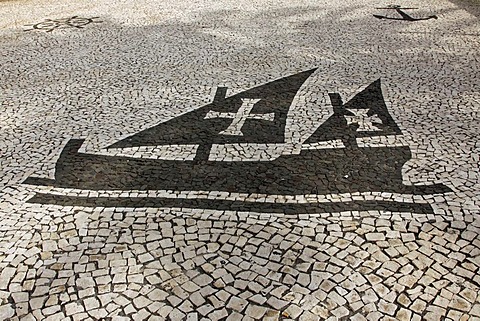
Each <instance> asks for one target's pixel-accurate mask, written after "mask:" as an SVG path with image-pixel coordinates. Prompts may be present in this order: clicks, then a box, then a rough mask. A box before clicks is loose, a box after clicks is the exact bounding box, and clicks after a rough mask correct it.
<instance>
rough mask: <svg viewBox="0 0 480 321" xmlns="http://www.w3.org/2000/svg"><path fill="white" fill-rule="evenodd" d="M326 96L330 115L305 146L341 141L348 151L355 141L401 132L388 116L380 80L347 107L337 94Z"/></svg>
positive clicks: (364, 90)
mask: <svg viewBox="0 0 480 321" xmlns="http://www.w3.org/2000/svg"><path fill="white" fill-rule="evenodd" d="M329 96H330V101H331V104H332V106H333V115H332V116H330V117H329V118H328V119H327V120H326V121H325V122H324V123H323V124H321V125H320V126H319V127H318V128H317V130H316V131H315V132H314V133H313V134H312V135H311V136H310V137H309V138H308V139H307V140H306V141H305V144H312V143H316V142H322V141H331V140H342V142H343V144H344V145H345V146H346V147H348V146H355V145H356V139H357V138H362V137H373V136H387V135H399V134H401V130H400V128H399V127H398V126H397V124H396V123H395V121H394V120H393V118H392V116H391V115H390V114H389V112H388V109H387V106H386V104H385V100H384V98H383V95H382V87H381V82H380V79H378V80H376V81H374V82H372V83H371V84H370V85H368V86H367V87H366V88H365V89H363V90H362V91H360V92H359V93H357V94H356V95H355V96H354V97H353V98H352V99H350V100H349V101H348V102H346V103H343V101H342V98H341V97H340V95H339V94H337V93H330V94H329Z"/></svg>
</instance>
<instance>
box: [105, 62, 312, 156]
mask: <svg viewBox="0 0 480 321" xmlns="http://www.w3.org/2000/svg"><path fill="white" fill-rule="evenodd" d="M315 70H316V69H312V70H307V71H304V72H300V73H297V74H294V75H291V76H288V77H284V78H281V79H278V80H275V81H272V82H270V83H267V84H265V85H262V86H258V87H255V88H252V89H249V90H246V91H244V92H241V93H238V94H236V95H233V96H231V97H228V98H225V97H224V96H225V93H226V90H225V88H219V89H218V90H217V94H216V96H215V99H214V101H213V102H212V103H210V104H208V105H206V106H204V107H201V108H199V109H196V110H194V111H191V112H188V113H186V114H184V115H181V116H178V117H175V118H173V119H171V120H168V121H166V122H163V123H160V124H158V125H156V126H153V127H151V128H148V129H145V130H143V131H141V132H139V133H137V134H134V135H132V136H129V137H127V138H125V139H123V140H120V141H119V142H117V143H114V144H113V145H111V146H109V148H127V147H136V146H159V145H172V144H177V145H185V144H186V145H191V144H198V145H207V146H208V145H210V146H211V144H226V143H283V142H284V133H285V125H286V120H287V114H288V110H289V108H290V105H291V104H292V101H293V99H294V97H295V95H296V94H297V92H298V90H299V89H300V87H301V86H302V84H303V83H304V82H305V81H306V80H307V78H308V77H309V76H310V75H311V74H312V73H313V72H314V71H315Z"/></svg>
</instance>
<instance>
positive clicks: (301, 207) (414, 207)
mask: <svg viewBox="0 0 480 321" xmlns="http://www.w3.org/2000/svg"><path fill="white" fill-rule="evenodd" d="M28 203H37V204H45V205H48V204H49V205H60V206H82V207H134V208H138V207H142V208H143V207H154V208H160V207H169V208H172V207H175V208H194V209H207V210H208V209H211V210H219V211H241V212H262V213H265V212H266V213H284V214H315V213H327V212H328V213H337V212H345V211H369V210H379V211H382V210H384V211H389V212H409V213H416V214H434V211H433V208H432V206H431V205H430V204H428V203H409V202H396V201H350V202H329V203H308V204H303V203H260V202H244V201H229V200H213V199H185V198H162V197H86V196H68V195H57V194H46V193H37V194H36V195H35V196H34V197H32V198H31V199H30V200H28Z"/></svg>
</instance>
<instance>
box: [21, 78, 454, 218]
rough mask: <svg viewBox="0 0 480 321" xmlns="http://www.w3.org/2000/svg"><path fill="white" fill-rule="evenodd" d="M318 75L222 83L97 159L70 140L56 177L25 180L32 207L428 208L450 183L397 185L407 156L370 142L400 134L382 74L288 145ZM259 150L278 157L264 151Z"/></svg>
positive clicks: (334, 97) (336, 102) (335, 97)
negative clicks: (236, 86) (303, 93)
mask: <svg viewBox="0 0 480 321" xmlns="http://www.w3.org/2000/svg"><path fill="white" fill-rule="evenodd" d="M315 71H316V69H312V70H308V71H303V72H300V73H297V74H294V75H290V76H286V77H284V78H281V79H278V80H274V81H271V82H269V83H267V84H264V85H261V86H258V87H255V88H252V89H249V90H246V91H243V92H241V93H238V94H235V95H233V96H230V97H226V93H227V88H224V87H220V88H217V91H216V95H215V97H214V99H213V101H212V102H211V103H210V104H208V105H206V106H203V107H201V108H198V109H195V110H193V111H191V112H188V113H185V114H183V115H180V116H178V117H175V118H173V119H170V120H168V121H165V122H162V123H159V124H157V125H155V126H153V127H150V128H148V129H145V130H143V131H140V132H138V133H136V134H134V135H132V136H129V137H126V138H124V139H122V140H120V141H118V142H116V143H114V144H112V145H110V146H108V147H107V148H106V149H104V150H103V151H101V152H98V153H87V152H82V151H81V149H82V145H83V144H84V140H83V139H79V138H75V139H70V140H69V141H68V142H67V143H66V146H65V147H64V149H63V151H62V152H61V155H60V156H59V159H58V161H57V163H56V166H55V177H54V179H48V178H42V177H34V176H31V177H29V178H27V179H26V180H25V181H24V184H29V185H34V186H49V187H50V189H49V190H47V191H42V190H37V193H36V195H35V196H34V197H33V198H31V199H30V200H29V202H30V203H40V204H56V205H65V206H74V205H77V206H102V207H115V206H118V207H181V208H201V209H216V210H239V211H255V212H268V213H275V212H279V213H314V212H341V211H367V210H387V211H392V212H413V213H420V214H423V213H427V214H432V213H434V210H433V208H432V206H431V204H430V203H428V202H427V201H426V200H425V199H424V198H423V197H422V196H424V195H433V194H443V193H448V192H451V190H450V188H449V187H447V186H445V185H443V184H430V185H404V184H403V179H402V166H403V165H404V164H405V163H406V162H407V161H408V160H410V159H411V157H412V155H411V151H410V148H409V147H408V146H398V145H389V144H383V145H382V144H379V143H378V142H381V141H382V138H385V137H392V136H393V137H397V136H400V135H401V134H402V133H401V130H400V128H399V127H398V125H397V124H396V123H395V121H394V120H393V118H392V117H391V115H390V114H389V112H388V109H387V106H386V103H385V100H384V97H383V93H382V84H381V80H380V79H378V80H375V81H373V82H371V83H369V84H367V85H366V87H365V88H363V89H362V90H360V91H359V92H358V93H357V94H356V95H355V96H354V97H353V98H351V99H350V100H348V101H346V102H344V101H343V99H342V97H341V96H340V95H339V94H338V93H329V98H330V103H331V106H332V107H333V114H332V115H331V116H330V117H329V118H328V119H327V120H326V121H325V122H324V123H322V124H319V126H318V128H317V129H316V131H315V132H314V133H313V134H312V135H311V136H310V137H309V138H308V139H307V140H306V141H303V142H298V143H296V144H293V145H292V146H289V145H288V144H286V142H285V134H284V133H285V129H286V124H287V120H288V117H287V115H288V111H289V109H290V107H291V105H292V102H293V101H294V98H295V97H296V95H297V92H298V91H299V89H300V88H301V87H302V86H303V84H304V82H305V81H306V80H307V79H308V78H309V77H310V75H312V74H313V73H314V72H315ZM372 142H377V143H372ZM266 146H268V147H269V149H270V150H274V151H275V152H274V153H270V154H267V155H265V153H263V154H262V152H261V151H265V150H266V148H265V147H266ZM272 147H273V148H272ZM225 151H226V152H225ZM219 155H234V157H230V158H227V157H225V156H222V157H220V156H219ZM372 178H374V179H372ZM342 195H350V196H351V195H357V196H362V197H357V198H355V197H354V198H352V199H351V200H350V201H346V202H344V201H339V200H341V198H338V197H333V196H342ZM399 199H400V200H399ZM335 200H337V201H335Z"/></svg>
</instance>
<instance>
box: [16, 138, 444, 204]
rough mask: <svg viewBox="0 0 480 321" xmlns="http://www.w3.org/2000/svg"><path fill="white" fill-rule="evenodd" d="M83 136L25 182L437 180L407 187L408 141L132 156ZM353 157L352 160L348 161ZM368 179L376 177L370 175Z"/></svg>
mask: <svg viewBox="0 0 480 321" xmlns="http://www.w3.org/2000/svg"><path fill="white" fill-rule="evenodd" d="M82 144H83V140H74V139H73V140H70V141H69V142H68V143H67V145H66V146H65V148H64V150H63V152H62V154H61V156H60V158H59V160H58V162H57V165H56V168H55V179H54V180H48V179H42V178H35V177H31V178H28V179H27V180H26V181H25V183H26V184H34V185H50V186H54V187H61V188H75V189H87V190H178V191H182V190H199V191H226V192H237V193H260V194H287V195H290V194H329V193H355V192H367V191H369V192H376V191H379V192H390V193H401V194H415V195H425V194H436V193H445V192H448V191H450V189H449V188H447V187H445V186H444V185H441V184H435V185H420V186H407V185H403V183H402V173H401V171H402V166H403V165H404V163H405V162H407V161H408V160H410V158H411V153H410V149H409V148H408V147H407V146H401V147H375V148H355V149H352V148H339V149H319V150H303V151H301V153H300V154H298V155H283V156H280V157H279V158H277V159H276V160H273V161H269V162H265V161H249V162H243V161H229V162H218V161H203V160H191V161H188V160H185V161H181V162H179V161H175V160H159V159H138V158H137V159H135V158H129V157H121V156H118V157H116V156H105V155H94V154H87V153H79V152H78V149H79V148H80V147H81V146H82ZM352 159H355V160H356V161H355V162H352V161H351V160H352ZM372 178H375V179H374V180H372Z"/></svg>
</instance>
